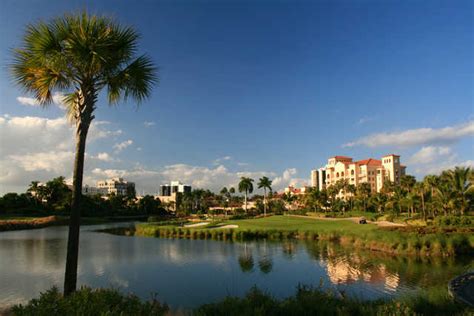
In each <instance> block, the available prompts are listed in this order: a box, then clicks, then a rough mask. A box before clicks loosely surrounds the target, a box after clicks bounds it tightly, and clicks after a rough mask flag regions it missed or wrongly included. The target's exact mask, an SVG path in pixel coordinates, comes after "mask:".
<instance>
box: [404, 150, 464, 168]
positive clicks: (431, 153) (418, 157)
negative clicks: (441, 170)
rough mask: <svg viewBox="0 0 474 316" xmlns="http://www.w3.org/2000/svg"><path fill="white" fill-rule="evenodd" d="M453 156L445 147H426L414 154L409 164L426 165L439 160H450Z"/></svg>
mask: <svg viewBox="0 0 474 316" xmlns="http://www.w3.org/2000/svg"><path fill="white" fill-rule="evenodd" d="M455 156H456V155H455V154H454V153H453V152H452V150H451V148H450V147H447V146H439V147H437V146H426V147H422V148H421V149H420V150H419V151H417V152H416V153H414V154H413V155H412V156H411V157H410V158H409V159H408V163H409V164H426V163H431V162H433V161H436V160H438V159H440V158H444V159H449V160H452V159H453V158H455Z"/></svg>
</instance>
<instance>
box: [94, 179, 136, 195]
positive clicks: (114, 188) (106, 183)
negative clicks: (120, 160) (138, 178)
mask: <svg viewBox="0 0 474 316" xmlns="http://www.w3.org/2000/svg"><path fill="white" fill-rule="evenodd" d="M97 189H98V190H103V192H105V193H104V194H115V195H127V194H128V193H129V192H135V183H134V182H128V181H125V180H124V179H123V178H112V179H109V180H103V181H98V182H97Z"/></svg>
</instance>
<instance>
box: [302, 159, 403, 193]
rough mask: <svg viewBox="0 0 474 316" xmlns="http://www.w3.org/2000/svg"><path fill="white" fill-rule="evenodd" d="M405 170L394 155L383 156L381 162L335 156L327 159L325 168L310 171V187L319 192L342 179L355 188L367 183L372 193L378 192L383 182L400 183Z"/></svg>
mask: <svg viewBox="0 0 474 316" xmlns="http://www.w3.org/2000/svg"><path fill="white" fill-rule="evenodd" d="M405 169H406V167H405V166H403V165H401V164H400V156H398V155H394V154H390V155H386V156H383V157H382V159H381V160H377V159H373V158H369V159H365V160H359V161H352V158H351V157H346V156H335V157H331V158H329V159H328V163H327V165H326V166H325V167H322V168H319V169H315V170H312V171H311V186H312V187H315V188H318V189H320V190H321V189H324V188H327V187H329V186H331V185H334V184H335V183H336V182H337V181H339V180H341V179H342V180H347V181H348V183H349V184H352V185H355V186H356V187H357V186H358V185H359V184H361V183H369V184H370V188H371V190H372V192H380V190H381V189H382V187H383V183H384V181H385V180H390V181H391V182H394V183H397V184H398V183H400V178H401V177H402V176H403V175H405Z"/></svg>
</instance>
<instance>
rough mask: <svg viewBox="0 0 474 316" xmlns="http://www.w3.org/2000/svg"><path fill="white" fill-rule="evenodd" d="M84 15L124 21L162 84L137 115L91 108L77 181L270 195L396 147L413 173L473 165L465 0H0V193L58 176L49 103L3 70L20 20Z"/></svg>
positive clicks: (62, 130) (130, 108) (59, 148)
mask: <svg viewBox="0 0 474 316" xmlns="http://www.w3.org/2000/svg"><path fill="white" fill-rule="evenodd" d="M82 9H87V10H88V11H90V12H91V13H97V14H105V15H112V16H114V17H116V18H117V20H118V21H120V22H121V23H123V24H127V25H132V26H134V27H135V28H136V29H137V30H138V31H139V32H140V33H141V35H142V38H141V41H140V51H141V52H144V53H147V54H149V55H150V56H151V57H152V59H153V60H154V61H155V63H156V64H157V65H158V66H159V67H160V73H159V75H160V80H161V82H160V85H159V86H158V87H157V88H156V89H155V90H154V92H153V94H152V96H151V98H150V99H149V100H148V101H146V102H144V103H143V104H142V105H141V106H140V107H139V108H138V109H137V108H136V105H135V104H133V103H129V104H120V105H119V106H117V107H109V106H107V104H106V102H105V101H104V100H102V99H101V100H100V101H99V109H98V111H97V114H96V118H97V121H98V124H96V125H95V127H94V129H93V131H92V136H91V139H90V141H89V143H88V147H87V155H88V156H87V161H86V179H85V180H86V182H88V183H89V184H94V182H95V181H96V180H97V179H100V178H104V177H107V176H116V175H121V176H124V177H125V178H128V179H131V180H133V181H136V182H137V187H138V188H139V192H148V193H153V192H155V191H156V190H157V187H158V186H159V184H161V183H162V182H166V181H168V180H171V179H174V178H178V179H181V180H182V181H186V182H189V183H191V184H193V185H194V186H196V187H197V186H199V187H204V188H210V189H214V190H215V189H217V188H220V187H222V186H223V185H227V186H228V185H235V183H236V182H237V180H238V178H239V177H240V176H241V175H250V176H252V177H259V176H261V175H264V174H266V175H269V176H270V177H271V178H273V179H274V180H275V186H276V187H277V189H278V188H282V187H284V186H286V185H288V184H296V185H302V184H304V182H305V181H306V180H308V178H309V172H310V170H311V169H312V168H314V167H319V166H322V165H323V164H324V163H325V161H326V160H327V158H328V157H330V156H333V155H349V156H352V157H354V158H355V159H364V158H367V157H374V158H380V156H382V155H384V154H387V153H392V152H393V153H398V154H400V155H401V156H402V157H401V159H402V163H405V164H407V165H408V169H407V171H408V172H409V173H412V174H415V175H416V176H418V177H422V176H423V175H425V174H427V173H436V172H438V171H439V170H440V169H442V168H448V167H452V166H454V165H466V166H471V165H473V164H474V161H473V157H474V156H473V153H474V146H473V145H474V143H473V136H474V100H473V88H474V85H473V83H474V81H473V73H474V67H473V66H474V58H473V37H474V36H473V30H474V27H473V26H474V25H473V12H474V10H473V9H474V5H473V3H472V2H471V1H449V2H447V1H305V2H298V1H263V0H262V1H143V0H141V1H32V0H28V1H26V0H25V1H18V0H15V1H11V0H4V1H2V2H0V60H1V63H2V68H1V72H0V141H1V143H0V167H1V168H0V193H4V192H6V191H12V190H13V191H23V190H24V188H25V187H26V185H27V184H28V183H29V182H30V181H31V180H35V179H37V180H47V179H48V178H51V177H53V176H58V175H65V176H66V177H67V178H70V177H71V172H72V171H71V170H72V160H71V155H72V152H73V147H72V143H73V139H72V134H71V133H70V128H69V127H68V126H67V124H66V123H65V122H64V119H61V118H62V117H63V116H64V113H63V111H62V110H61V108H60V106H51V107H50V108H48V109H42V108H40V107H38V106H37V105H35V104H34V102H32V100H31V99H29V98H30V97H31V96H28V95H25V94H24V93H23V92H22V91H21V90H20V89H19V88H18V87H15V86H14V85H13V84H12V80H11V79H10V77H9V72H8V69H7V64H8V62H9V61H11V49H12V48H14V47H15V46H18V45H19V43H20V39H21V36H22V34H23V31H24V28H25V25H26V24H27V23H33V22H35V21H37V20H39V19H43V20H48V19H49V18H51V17H54V16H58V15H61V14H63V13H64V12H71V11H78V10H82ZM120 144H121V145H120Z"/></svg>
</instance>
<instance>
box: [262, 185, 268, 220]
mask: <svg viewBox="0 0 474 316" xmlns="http://www.w3.org/2000/svg"><path fill="white" fill-rule="evenodd" d="M263 217H267V189H266V188H263Z"/></svg>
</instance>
